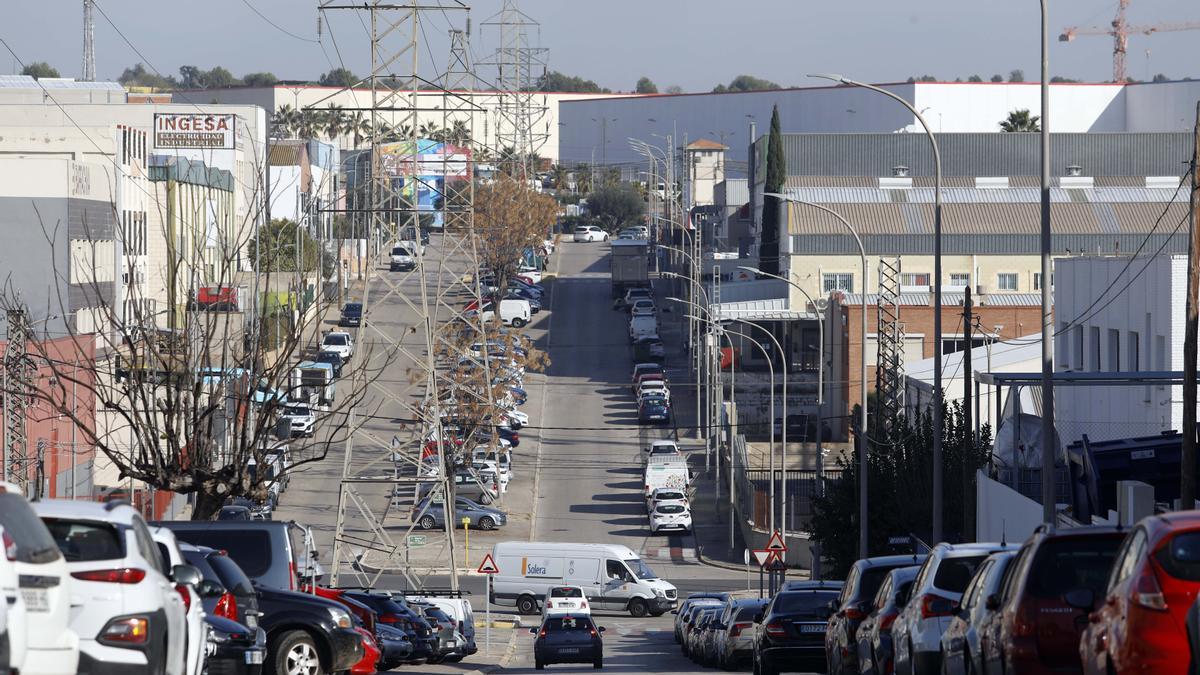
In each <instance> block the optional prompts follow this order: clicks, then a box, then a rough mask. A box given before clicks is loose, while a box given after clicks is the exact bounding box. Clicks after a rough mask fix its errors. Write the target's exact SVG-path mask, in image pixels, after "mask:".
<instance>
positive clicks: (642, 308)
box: [629, 298, 658, 316]
mask: <svg viewBox="0 0 1200 675" xmlns="http://www.w3.org/2000/svg"><path fill="white" fill-rule="evenodd" d="M629 314H630V315H631V316H657V314H658V308H656V307H655V306H654V301H653V300H650V299H648V298H643V299H640V300H634V301H633V304H632V305H630V306H629Z"/></svg>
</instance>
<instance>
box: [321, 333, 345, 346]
mask: <svg viewBox="0 0 1200 675" xmlns="http://www.w3.org/2000/svg"><path fill="white" fill-rule="evenodd" d="M325 344H327V345H338V346H344V345H345V344H346V336H345V335H326V336H325Z"/></svg>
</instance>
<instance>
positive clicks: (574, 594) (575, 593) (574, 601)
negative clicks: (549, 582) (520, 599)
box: [542, 586, 592, 617]
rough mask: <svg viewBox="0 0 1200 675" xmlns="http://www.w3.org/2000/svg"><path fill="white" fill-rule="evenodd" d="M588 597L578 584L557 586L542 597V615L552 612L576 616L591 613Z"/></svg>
mask: <svg viewBox="0 0 1200 675" xmlns="http://www.w3.org/2000/svg"><path fill="white" fill-rule="evenodd" d="M591 613H592V610H591V607H589V606H588V601H587V597H585V596H584V594H583V589H582V588H580V587H578V586H555V587H553V588H551V589H550V590H548V591H546V597H545V598H543V599H542V616H543V617H545V616H549V615H551V614H572V615H575V616H581V615H585V614H587V615H590V614H591Z"/></svg>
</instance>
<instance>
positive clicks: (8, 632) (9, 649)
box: [0, 526, 28, 673]
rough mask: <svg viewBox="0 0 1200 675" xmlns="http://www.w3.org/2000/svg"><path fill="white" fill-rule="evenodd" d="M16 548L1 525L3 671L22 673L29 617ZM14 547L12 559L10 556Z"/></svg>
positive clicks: (0, 652) (0, 644)
mask: <svg viewBox="0 0 1200 675" xmlns="http://www.w3.org/2000/svg"><path fill="white" fill-rule="evenodd" d="M16 548H17V544H16V542H15V541H13V539H12V537H10V536H9V535H8V534H7V533H6V532H5V531H4V527H3V526H0V549H3V550H4V552H5V555H0V673H11V672H18V673H19V672H21V671H22V670H23V669H24V668H25V650H26V647H25V643H26V641H27V640H28V636H27V635H26V634H25V626H26V622H27V621H28V617H26V615H25V614H26V612H25V599H24V598H23V597H21V586H20V575H18V574H17V566H16ZM10 549H11V557H12V560H10V559H9V556H10Z"/></svg>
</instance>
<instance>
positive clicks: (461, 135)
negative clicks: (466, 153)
mask: <svg viewBox="0 0 1200 675" xmlns="http://www.w3.org/2000/svg"><path fill="white" fill-rule="evenodd" d="M445 140H446V142H447V143H451V144H453V145H457V146H459V147H466V146H467V145H470V143H471V127H470V126H468V125H467V123H466V121H465V120H454V123H453V124H451V125H450V130H449V131H447V132H446V139H445Z"/></svg>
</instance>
